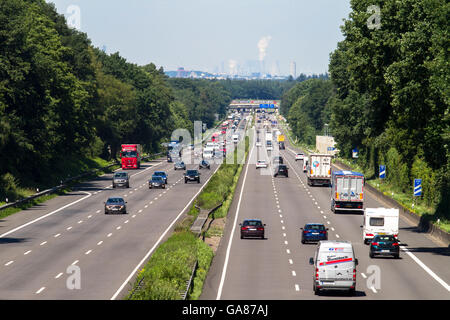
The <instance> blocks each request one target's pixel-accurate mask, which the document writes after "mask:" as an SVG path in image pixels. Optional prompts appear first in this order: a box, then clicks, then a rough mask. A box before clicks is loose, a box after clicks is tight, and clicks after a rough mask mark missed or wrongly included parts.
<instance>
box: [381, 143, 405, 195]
mask: <svg viewBox="0 0 450 320" xmlns="http://www.w3.org/2000/svg"><path fill="white" fill-rule="evenodd" d="M385 159H386V180H388V181H389V182H391V183H392V185H393V186H396V187H398V188H399V190H400V191H402V192H407V191H408V187H411V185H410V182H409V176H408V166H407V164H406V163H404V162H402V159H401V156H400V154H399V153H398V151H397V150H396V149H395V148H393V147H392V148H390V149H389V150H388V152H387V153H386V158H385Z"/></svg>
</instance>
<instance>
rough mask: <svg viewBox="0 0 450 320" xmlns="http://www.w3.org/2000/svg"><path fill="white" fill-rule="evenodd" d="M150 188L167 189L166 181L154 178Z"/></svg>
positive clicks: (149, 183)
mask: <svg viewBox="0 0 450 320" xmlns="http://www.w3.org/2000/svg"><path fill="white" fill-rule="evenodd" d="M148 188H149V189H153V188H162V189H165V188H166V181H165V180H164V178H163V177H161V176H152V178H151V179H150V180H149V181H148Z"/></svg>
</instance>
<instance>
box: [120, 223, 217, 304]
mask: <svg viewBox="0 0 450 320" xmlns="http://www.w3.org/2000/svg"><path fill="white" fill-rule="evenodd" d="M212 257H213V253H212V250H211V249H210V248H209V247H208V246H207V245H206V244H205V243H203V241H202V240H201V239H199V238H197V237H196V236H195V235H194V234H192V233H190V232H186V231H182V232H175V233H174V234H172V236H170V238H169V239H167V241H165V242H164V243H163V244H161V245H160V246H159V247H158V248H157V249H156V251H155V252H154V253H153V255H152V257H151V258H150V260H149V262H148V263H147V264H146V266H145V267H144V269H142V270H141V271H140V273H139V275H138V277H137V279H136V284H135V286H137V284H138V283H139V282H140V281H141V280H142V283H141V289H140V290H137V291H135V292H134V293H133V292H130V293H129V294H128V296H127V297H126V299H127V300H180V299H181V295H180V293H182V292H184V291H185V290H186V282H187V281H188V280H189V278H190V277H191V272H192V268H193V266H194V264H195V262H196V261H198V268H197V270H196V274H197V278H198V279H197V280H196V281H194V285H193V287H192V289H191V290H192V293H191V294H194V293H195V292H198V290H199V289H198V283H199V282H200V281H201V282H202V283H203V281H204V278H206V273H207V271H208V269H209V265H210V263H211V260H212ZM196 284H197V286H196Z"/></svg>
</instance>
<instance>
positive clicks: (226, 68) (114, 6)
mask: <svg viewBox="0 0 450 320" xmlns="http://www.w3.org/2000/svg"><path fill="white" fill-rule="evenodd" d="M46 1H47V2H53V3H54V4H55V6H56V9H57V11H58V12H59V13H61V14H64V15H65V16H66V19H67V21H68V23H69V24H70V25H72V26H73V27H75V28H77V29H78V30H80V31H82V32H86V33H87V35H88V37H89V38H90V39H91V40H92V44H93V45H94V46H96V47H98V48H100V49H103V50H105V51H106V52H107V53H114V52H119V53H120V54H121V55H122V56H123V57H124V58H126V59H127V60H128V61H129V62H132V63H136V64H138V65H145V64H148V63H154V64H155V65H156V66H157V67H160V66H162V67H163V68H164V70H173V71H176V70H177V69H178V67H184V68H185V69H186V70H203V71H206V72H215V71H218V72H219V73H229V74H237V73H239V74H245V73H246V74H251V73H255V72H260V73H271V74H278V75H285V76H287V75H289V73H290V63H291V61H295V62H296V70H297V74H300V73H304V74H319V73H325V72H327V70H328V63H329V54H330V53H331V52H332V51H333V50H335V49H336V46H337V43H338V42H339V41H341V40H342V39H343V36H342V34H341V31H340V28H339V27H340V25H342V24H343V21H342V20H343V19H346V18H348V15H349V13H350V3H349V0H339V1H336V0H319V1H306V0H267V1H260V0H246V1H242V0H228V1H224V2H218V1H210V0H170V1H167V0H152V1H140V0H129V1H127V2H123V1H118V0H108V1H107V0H96V1H88V0H46Z"/></svg>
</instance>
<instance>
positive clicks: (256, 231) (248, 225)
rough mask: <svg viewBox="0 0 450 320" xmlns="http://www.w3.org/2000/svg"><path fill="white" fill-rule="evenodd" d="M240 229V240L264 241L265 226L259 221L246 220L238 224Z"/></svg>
mask: <svg viewBox="0 0 450 320" xmlns="http://www.w3.org/2000/svg"><path fill="white" fill-rule="evenodd" d="M239 226H240V227H241V239H244V238H246V237H256V238H261V239H264V230H265V228H264V227H265V226H266V224H264V223H262V221H261V220H259V219H246V220H244V222H243V223H240V224H239Z"/></svg>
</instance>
